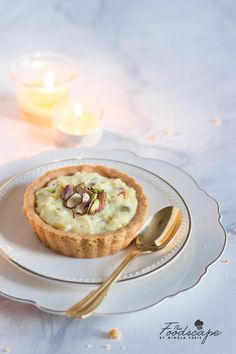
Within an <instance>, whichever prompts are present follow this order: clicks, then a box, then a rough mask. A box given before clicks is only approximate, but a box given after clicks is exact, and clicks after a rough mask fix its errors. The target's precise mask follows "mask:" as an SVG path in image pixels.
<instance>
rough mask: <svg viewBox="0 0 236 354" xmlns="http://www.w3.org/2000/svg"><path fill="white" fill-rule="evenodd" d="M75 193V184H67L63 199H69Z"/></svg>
mask: <svg viewBox="0 0 236 354" xmlns="http://www.w3.org/2000/svg"><path fill="white" fill-rule="evenodd" d="M73 193H74V188H73V186H72V185H71V184H67V185H66V186H65V187H64V189H63V191H62V199H63V200H67V199H69V198H70V197H71V196H72V194H73Z"/></svg>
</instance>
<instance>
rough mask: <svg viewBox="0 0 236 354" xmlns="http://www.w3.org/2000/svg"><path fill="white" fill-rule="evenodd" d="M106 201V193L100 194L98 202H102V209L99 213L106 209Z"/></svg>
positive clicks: (100, 208)
mask: <svg viewBox="0 0 236 354" xmlns="http://www.w3.org/2000/svg"><path fill="white" fill-rule="evenodd" d="M106 199H107V195H106V192H104V191H102V192H101V193H99V194H98V200H99V202H100V207H99V210H98V211H101V210H103V209H104V208H105V205H106Z"/></svg>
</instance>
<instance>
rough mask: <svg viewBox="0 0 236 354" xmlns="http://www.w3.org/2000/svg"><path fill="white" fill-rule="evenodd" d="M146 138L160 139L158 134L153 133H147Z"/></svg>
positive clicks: (150, 139)
mask: <svg viewBox="0 0 236 354" xmlns="http://www.w3.org/2000/svg"><path fill="white" fill-rule="evenodd" d="M147 139H148V140H149V141H156V140H158V139H160V136H159V135H158V134H153V135H149V136H148V137H147Z"/></svg>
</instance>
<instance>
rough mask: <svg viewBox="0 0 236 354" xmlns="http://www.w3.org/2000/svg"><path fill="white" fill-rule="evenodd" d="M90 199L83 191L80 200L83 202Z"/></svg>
mask: <svg viewBox="0 0 236 354" xmlns="http://www.w3.org/2000/svg"><path fill="white" fill-rule="evenodd" d="M89 200H90V195H89V194H88V193H83V195H82V201H83V203H87V202H88V201H89Z"/></svg>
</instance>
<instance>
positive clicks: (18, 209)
mask: <svg viewBox="0 0 236 354" xmlns="http://www.w3.org/2000/svg"><path fill="white" fill-rule="evenodd" d="M79 164H93V165H94V164H95V165H97V164H98V165H104V166H110V167H115V168H118V169H119V170H121V171H123V172H125V173H127V174H129V175H131V176H133V177H135V178H136V179H137V181H138V182H139V183H140V184H141V185H142V186H143V188H144V191H145V194H146V195H147V197H148V203H149V214H148V216H150V215H152V214H153V213H154V212H155V211H157V210H159V209H161V208H163V207H165V206H168V205H175V206H178V207H179V208H180V210H181V211H182V215H183V221H182V224H181V227H180V229H179V231H178V232H177V234H176V236H175V238H174V239H173V241H172V242H170V244H169V245H168V246H167V247H165V248H164V249H163V250H161V251H160V252H158V253H152V254H150V255H148V257H139V258H138V259H137V261H136V262H134V263H133V264H131V266H130V267H129V268H128V270H126V271H125V272H124V274H123V275H122V277H121V281H122V280H128V279H133V278H136V277H140V276H144V275H146V274H149V273H150V272H153V271H155V270H157V269H160V268H161V267H163V266H164V265H166V264H167V263H169V262H170V261H171V260H172V259H173V258H174V257H175V256H176V255H177V254H178V253H179V252H180V250H181V249H182V247H183V245H184V244H185V243H186V240H187V237H188V235H189V233H190V218H189V211H188V209H187V206H186V204H185V202H184V201H183V199H182V197H181V196H180V195H179V193H178V192H177V191H176V190H175V189H174V188H173V187H172V186H171V185H170V184H168V183H167V182H166V181H165V180H163V179H161V178H160V177H158V176H157V175H155V174H154V173H151V172H149V171H147V170H145V169H143V168H140V167H136V166H134V165H132V164H127V163H124V162H119V161H113V160H105V159H79V160H78V159H67V160H62V161H56V162H49V163H46V164H43V165H40V166H37V167H35V168H32V169H29V170H28V171H25V172H23V173H20V174H18V175H17V176H16V177H13V178H12V179H10V180H9V181H8V182H6V183H5V184H4V185H3V186H2V187H1V188H0V250H1V251H2V252H3V254H4V255H5V256H6V257H7V258H8V259H9V260H11V261H12V262H14V263H15V264H16V265H18V266H19V267H21V268H22V269H23V270H27V271H30V272H33V273H34V274H37V275H40V276H44V277H47V278H50V279H55V280H60V281H66V282H72V283H86V284H97V283H99V282H101V281H102V280H104V279H105V278H106V277H107V276H108V275H109V273H110V266H111V265H113V266H117V265H118V264H119V263H121V261H122V260H123V259H124V257H125V256H126V255H127V254H128V253H129V252H130V249H129V248H130V247H132V245H131V246H130V247H129V248H128V249H125V250H123V251H121V252H118V253H117V254H114V255H111V256H107V257H101V258H97V259H79V258H77V259H76V258H71V257H65V256H62V255H60V254H57V253H55V252H53V251H51V250H50V249H48V248H47V247H46V246H44V245H43V244H42V243H41V242H40V241H39V240H38V238H37V237H35V234H34V233H33V231H32V229H31V227H30V226H29V224H28V222H27V220H26V218H25V217H24V215H23V212H22V204H23V195H24V191H25V188H26V186H27V185H29V184H30V183H31V182H32V181H33V180H34V179H35V178H37V177H39V176H40V175H42V174H43V173H45V172H47V171H50V170H52V169H54V168H59V167H65V166H72V165H79ZM13 220H14V222H12V221H13Z"/></svg>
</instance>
